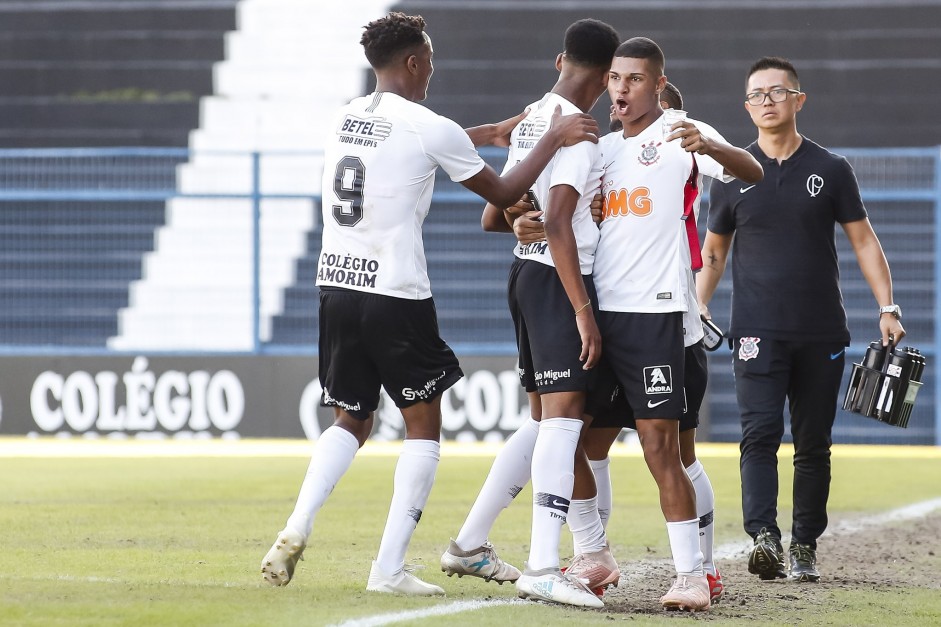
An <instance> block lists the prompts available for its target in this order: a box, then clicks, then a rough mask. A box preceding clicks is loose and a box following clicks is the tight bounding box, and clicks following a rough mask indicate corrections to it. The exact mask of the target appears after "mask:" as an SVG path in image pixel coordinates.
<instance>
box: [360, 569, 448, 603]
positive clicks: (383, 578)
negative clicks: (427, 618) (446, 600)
mask: <svg viewBox="0 0 941 627" xmlns="http://www.w3.org/2000/svg"><path fill="white" fill-rule="evenodd" d="M366 590H368V591H369V592H386V593H390V594H411V595H414V596H426V597H429V596H434V595H436V594H444V588H441V587H440V586H436V585H434V584H431V583H425V582H424V581H422V580H421V579H419V578H418V577H416V576H415V575H413V574H412V573H410V572H409V567H408V566H406V567H405V568H403V569H402V570H400V571H399V572H398V574H395V575H387V574H385V573H384V572H382V571H381V570H379V566H378V564H376V562H375V561H374V562H373V563H372V568H371V569H370V570H369V581H367V582H366Z"/></svg>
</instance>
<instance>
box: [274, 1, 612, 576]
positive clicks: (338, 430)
mask: <svg viewBox="0 0 941 627" xmlns="http://www.w3.org/2000/svg"><path fill="white" fill-rule="evenodd" d="M424 28H425V21H424V19H422V18H421V17H420V16H408V15H404V14H402V13H390V14H389V15H388V16H386V17H384V18H381V19H379V20H375V21H373V22H371V23H369V24H368V25H367V26H366V28H365V31H364V33H363V36H362V40H361V43H362V44H363V47H364V49H365V53H366V58H367V59H368V60H369V63H370V64H371V65H372V67H373V70H374V71H375V74H376V91H375V93H373V94H370V95H368V96H365V97H362V98H357V99H355V100H353V101H352V102H351V103H350V104H349V105H347V106H345V107H343V108H341V110H340V112H339V115H338V116H337V118H336V122H335V123H334V125H333V127H332V128H333V134H332V135H331V137H330V138H329V139H328V142H327V146H326V149H325V168H324V185H323V249H322V253H321V256H320V260H319V264H318V275H317V284H318V285H319V286H320V288H321V294H320V347H319V358H320V371H319V376H320V382H321V385H322V386H323V402H324V403H325V404H327V405H332V406H333V407H334V412H335V415H336V421H335V422H334V424H333V426H331V427H330V428H328V429H326V430H325V431H324V432H323V434H322V435H321V436H320V438H319V439H318V441H317V444H316V445H315V447H314V451H313V455H312V457H311V462H310V466H309V468H308V471H307V475H306V477H305V479H304V482H303V484H302V486H301V489H300V493H299V495H298V499H297V504H296V505H295V508H294V512H293V513H292V514H291V516H290V518H288V521H287V524H286V525H285V527H284V529H283V530H282V531H281V532H280V533H279V534H278V538H277V540H276V541H275V543H274V545H273V546H272V547H271V549H270V550H269V551H268V553H267V554H266V555H265V557H264V559H263V560H262V564H261V571H262V575H263V576H264V578H265V580H266V581H268V582H269V583H270V584H272V585H276V586H283V585H286V584H287V583H288V582H290V581H291V578H292V576H293V573H294V569H295V566H296V565H297V561H298V560H299V559H300V557H301V554H302V553H303V551H304V549H305V547H306V546H307V542H308V539H309V536H310V534H311V531H312V527H313V522H314V517H315V515H316V513H317V512H318V511H319V509H320V507H321V506H322V505H323V503H324V501H325V500H326V498H327V496H328V495H329V494H330V492H331V491H332V490H333V488H334V486H335V485H336V483H337V481H339V479H340V477H341V476H342V475H343V474H344V473H345V472H346V470H347V469H348V468H349V465H350V463H351V462H352V460H353V457H354V455H355V454H356V452H357V450H358V449H359V448H360V447H361V446H362V445H363V443H364V442H365V441H366V438H367V437H368V436H369V433H370V431H371V430H372V425H373V412H374V411H375V409H376V408H377V407H378V402H379V389H380V386H384V387H385V389H386V391H387V392H388V393H389V395H390V397H391V398H392V400H393V401H394V402H395V403H396V406H397V407H399V408H400V409H401V411H402V415H403V417H404V419H405V425H406V439H405V442H404V443H403V446H402V452H401V454H400V456H399V461H398V464H397V466H396V470H395V477H394V481H393V495H392V503H391V505H390V507H389V515H388V518H387V521H386V526H385V530H384V531H383V534H382V540H381V542H380V546H379V553H378V555H377V557H376V560H375V561H374V562H373V564H372V569H371V571H370V574H369V580H368V583H367V586H366V589H367V590H370V591H375V592H397V593H404V594H416V595H433V594H443V593H444V590H442V589H441V588H440V587H438V586H435V585H431V584H428V583H426V582H424V581H421V580H420V579H418V578H417V577H415V576H414V575H412V574H411V573H409V572H407V571H406V570H405V553H406V550H407V548H408V543H409V540H410V539H411V536H412V533H413V532H414V530H415V527H416V525H417V524H418V521H419V519H420V518H421V513H422V510H423V509H424V506H425V503H426V501H427V499H428V494H429V493H430V491H431V486H432V484H433V482H434V476H435V471H436V469H437V466H438V458H439V451H440V446H439V438H440V431H441V411H440V402H441V394H442V393H443V392H444V390H446V389H447V388H448V387H450V386H451V385H453V384H454V383H455V382H456V381H457V380H458V379H459V378H460V377H461V376H462V372H461V369H460V367H459V365H458V362H457V359H456V358H455V356H454V353H453V352H451V349H450V348H449V347H448V346H447V344H445V343H444V341H443V340H442V339H441V338H440V337H439V335H438V324H437V318H436V315H435V309H434V302H433V301H432V299H431V290H430V286H429V282H428V274H427V270H426V266H425V256H424V251H423V248H422V239H421V226H422V222H423V220H424V218H425V215H427V213H428V210H429V208H430V205H431V194H432V189H433V186H434V176H435V171H436V170H437V168H438V166H441V167H442V168H443V169H444V170H445V171H446V172H447V173H448V174H449V175H450V176H451V178H452V180H454V181H456V182H460V183H461V184H463V185H464V186H465V187H467V188H468V189H470V190H471V191H474V192H476V193H478V194H480V195H481V196H483V197H484V198H485V199H487V200H489V201H491V202H494V203H497V204H512V203H513V202H515V201H516V200H517V199H518V198H520V197H521V196H522V195H523V193H524V192H525V191H526V189H527V188H529V187H530V186H531V185H532V184H533V182H534V181H535V180H536V177H537V176H538V175H539V173H540V172H541V171H542V169H543V168H544V167H545V166H546V164H547V163H548V162H549V160H550V158H551V157H552V155H553V154H554V153H555V151H556V150H557V149H558V148H560V147H562V146H563V145H566V144H569V143H577V142H578V141H582V140H585V139H588V140H591V141H592V142H595V141H597V138H596V134H597V131H598V127H597V124H596V123H595V122H594V120H592V119H591V118H590V116H587V115H574V116H571V115H570V116H565V117H559V116H558V114H557V113H553V115H552V116H551V119H550V122H549V123H550V128H549V129H548V130H547V131H546V133H545V135H544V137H543V139H542V140H541V141H540V142H539V143H538V144H537V145H536V146H535V147H534V149H533V151H532V152H531V153H530V155H529V157H528V158H527V159H526V160H524V161H523V162H522V163H520V164H519V166H517V167H516V168H514V169H513V171H512V172H509V173H507V174H506V175H505V176H503V177H500V176H498V175H497V173H496V172H495V171H494V170H493V169H492V168H490V167H489V166H487V165H486V164H485V163H484V162H483V160H482V159H481V158H480V156H479V155H478V154H477V151H476V150H475V149H474V144H473V143H472V140H471V138H470V136H469V135H468V133H467V132H465V131H464V130H463V129H461V127H460V126H458V125H457V124H456V123H454V122H452V121H451V120H448V119H447V118H444V117H441V116H438V115H436V114H434V113H433V112H431V111H430V110H428V109H426V108H425V107H423V106H421V105H419V104H418V102H419V101H421V100H424V98H425V96H426V93H427V89H428V83H429V80H430V79H431V74H432V72H433V71H434V67H433V65H432V53H433V50H432V45H431V39H430V38H429V37H428V35H427V34H426V33H425V30H424ZM483 135H486V132H484V133H483Z"/></svg>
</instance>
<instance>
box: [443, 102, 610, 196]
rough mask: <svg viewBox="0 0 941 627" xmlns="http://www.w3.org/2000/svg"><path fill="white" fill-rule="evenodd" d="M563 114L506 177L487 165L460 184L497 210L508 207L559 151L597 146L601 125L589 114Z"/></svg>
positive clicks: (556, 116) (557, 116)
mask: <svg viewBox="0 0 941 627" xmlns="http://www.w3.org/2000/svg"><path fill="white" fill-rule="evenodd" d="M560 111H561V108H560V107H558V106H557V107H556V110H555V113H554V114H553V116H552V124H551V126H550V128H549V130H548V131H546V133H545V134H544V135H543V136H542V139H540V140H539V142H537V143H536V146H535V147H534V148H533V150H532V152H530V153H529V155H527V156H526V158H525V159H523V160H522V161H520V162H519V164H517V165H516V167H514V168H513V169H512V170H510V171H509V172H507V173H506V174H505V175H504V176H502V177H501V176H500V175H498V174H497V173H496V171H495V170H494V169H493V168H491V167H490V166H489V165H488V166H484V169H483V170H481V171H480V172H478V173H477V174H475V175H474V176H472V177H470V178H469V179H467V180H465V181H462V183H461V184H462V185H464V187H466V188H467V189H469V190H471V191H472V192H474V193H475V194H478V195H479V196H481V197H482V198H484V199H485V200H487V201H488V202H490V203H492V204H493V205H495V206H497V207H509V206H511V205H514V204H515V203H516V201H517V200H519V199H520V198H521V197H522V196H523V194H524V193H525V192H526V191H527V190H528V189H529V188H530V187H532V185H533V183H535V182H536V178H537V177H538V176H539V173H540V172H542V171H543V169H544V168H545V167H546V165H548V163H549V161H550V160H551V159H552V156H553V155H554V154H555V152H556V150H558V149H559V148H561V147H563V146H571V145H573V144H577V143H578V142H581V141H590V142H592V143H598V123H597V122H596V121H595V119H594V118H593V117H591V116H590V115H588V114H587V113H573V114H571V115H565V116H563V115H560Z"/></svg>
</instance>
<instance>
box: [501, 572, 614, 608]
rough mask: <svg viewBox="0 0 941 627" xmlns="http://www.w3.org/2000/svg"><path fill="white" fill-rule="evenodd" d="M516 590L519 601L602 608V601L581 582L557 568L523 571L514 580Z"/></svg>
mask: <svg viewBox="0 0 941 627" xmlns="http://www.w3.org/2000/svg"><path fill="white" fill-rule="evenodd" d="M516 590H517V592H518V594H519V597H520V598H521V599H535V600H537V601H551V602H552V603H563V604H565V605H576V606H578V607H594V608H599V607H604V601H602V600H601V599H599V598H598V597H597V596H595V594H594V593H593V592H592V591H591V590H589V589H588V586H586V585H585V584H584V583H583V582H582V581H581V580H579V579H576V578H575V577H572V576H570V575H568V574H563V573H562V571H560V570H559V569H558V568H543V569H541V570H529V569H526V570H524V571H523V574H522V575H520V578H519V579H517V580H516Z"/></svg>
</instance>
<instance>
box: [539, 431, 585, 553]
mask: <svg viewBox="0 0 941 627" xmlns="http://www.w3.org/2000/svg"><path fill="white" fill-rule="evenodd" d="M581 430H582V421H581V420H577V419H575V418H549V419H545V418H544V419H543V420H542V423H541V424H540V425H539V437H537V438H536V446H535V448H534V449H533V531H532V538H531V539H530V544H529V561H528V562H527V566H528V567H529V569H530V570H540V569H543V568H558V567H559V536H560V535H561V534H562V525H563V524H565V516H566V514H567V513H568V509H569V501H570V500H571V498H572V487H573V486H574V484H575V447H576V446H577V444H578V436H579V434H580V433H581Z"/></svg>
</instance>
